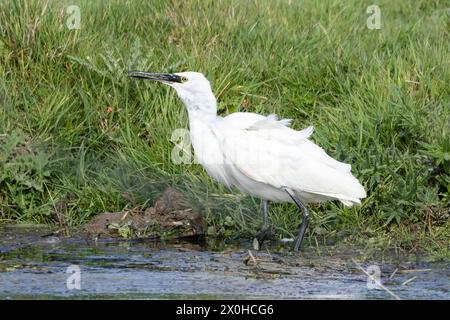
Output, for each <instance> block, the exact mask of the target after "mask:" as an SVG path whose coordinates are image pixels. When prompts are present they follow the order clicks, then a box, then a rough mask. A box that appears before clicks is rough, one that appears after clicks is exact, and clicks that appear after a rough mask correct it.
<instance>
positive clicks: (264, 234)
mask: <svg viewBox="0 0 450 320" xmlns="http://www.w3.org/2000/svg"><path fill="white" fill-rule="evenodd" d="M263 214H264V224H263V226H262V228H261V231H260V232H259V234H258V236H257V238H258V243H259V247H260V248H261V247H262V245H263V243H264V240H266V239H268V238H270V237H271V231H270V227H269V201H268V200H263Z"/></svg>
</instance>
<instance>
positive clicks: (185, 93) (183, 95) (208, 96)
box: [128, 71, 216, 114]
mask: <svg viewBox="0 0 450 320" xmlns="http://www.w3.org/2000/svg"><path fill="white" fill-rule="evenodd" d="M128 76H130V77H134V78H141V79H147V80H154V81H159V82H161V83H164V84H167V85H169V86H171V87H172V88H174V89H175V90H176V91H177V94H178V96H179V97H180V99H181V100H182V101H183V103H184V105H185V106H186V108H187V109H188V111H189V112H191V111H193V112H196V111H200V112H207V113H212V112H214V114H215V112H216V98H215V97H214V95H213V93H212V90H211V85H210V84H209V81H208V79H206V78H205V76H204V75H203V74H202V73H199V72H179V73H150V72H142V71H128Z"/></svg>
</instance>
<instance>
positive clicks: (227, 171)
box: [128, 71, 366, 251]
mask: <svg viewBox="0 0 450 320" xmlns="http://www.w3.org/2000/svg"><path fill="white" fill-rule="evenodd" d="M128 76H130V77H134V78H141V79H148V80H155V81H159V82H162V83H164V84H166V85H169V86H171V87H172V88H174V89H175V90H176V92H177V94H178V97H179V98H180V99H181V101H182V102H183V103H184V105H185V106H186V109H187V111H188V116H189V129H190V130H189V135H190V139H191V143H192V146H193V148H194V153H195V157H196V159H197V160H198V162H199V163H200V164H201V165H202V166H203V168H204V169H205V170H206V171H207V172H208V174H209V175H210V176H212V177H213V178H215V179H216V180H218V181H219V182H222V183H224V184H225V185H227V186H229V187H230V186H235V187H237V188H239V189H240V190H242V191H243V192H246V193H248V194H250V195H252V196H254V197H258V198H261V199H262V200H263V214H264V225H263V227H262V230H261V232H260V234H259V236H258V240H259V242H260V244H262V242H263V241H264V239H265V238H266V237H267V236H268V233H269V215H268V212H269V201H273V202H294V203H295V204H296V205H297V206H298V207H299V208H300V210H301V211H302V213H303V220H302V223H301V225H300V228H299V231H298V236H297V238H296V240H295V244H294V251H297V250H298V249H299V247H300V244H301V243H302V240H303V237H304V235H305V231H306V229H307V227H308V224H309V213H308V209H307V208H306V205H305V204H307V203H317V202H324V201H328V200H339V201H341V202H342V203H343V204H344V205H345V206H349V207H350V206H352V205H353V204H359V203H361V199H362V198H365V197H366V192H365V190H364V187H363V186H362V185H361V184H360V183H359V181H358V180H357V179H356V178H355V177H354V176H353V175H352V174H351V166H350V165H349V164H346V163H342V162H339V161H337V160H335V159H333V158H331V157H330V156H329V155H328V154H327V153H325V151H324V150H323V149H322V148H320V147H319V146H317V145H316V144H314V143H313V142H311V141H310V140H309V137H310V136H311V134H312V132H313V127H308V128H306V129H303V130H300V131H297V130H294V129H292V128H290V127H289V125H290V120H289V119H282V120H278V118H277V117H276V115H273V114H272V115H269V116H262V115H259V114H255V113H250V112H236V113H232V114H230V115H228V116H226V117H220V116H217V100H216V98H215V96H214V94H213V93H212V90H211V86H210V83H209V81H208V80H207V79H206V78H205V76H204V75H203V74H201V73H198V72H181V73H174V74H166V73H149V72H141V71H128Z"/></svg>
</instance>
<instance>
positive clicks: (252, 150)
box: [217, 116, 365, 202]
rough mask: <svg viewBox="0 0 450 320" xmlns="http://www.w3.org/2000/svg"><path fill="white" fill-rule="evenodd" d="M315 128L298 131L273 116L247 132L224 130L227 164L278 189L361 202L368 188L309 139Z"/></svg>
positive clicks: (223, 144) (348, 169)
mask: <svg viewBox="0 0 450 320" xmlns="http://www.w3.org/2000/svg"><path fill="white" fill-rule="evenodd" d="M311 133H312V128H311V127H310V128H307V129H305V130H302V131H296V130H293V129H291V128H288V127H286V126H285V125H284V124H283V123H280V121H278V120H277V119H276V117H273V116H269V117H266V118H265V119H262V120H260V121H258V122H256V123H254V124H253V125H251V126H249V127H247V128H246V129H243V130H234V129H230V130H225V131H223V130H221V133H218V135H217V136H218V137H220V139H221V145H222V147H223V148H222V150H223V156H224V159H225V161H226V164H227V165H231V166H233V168H235V169H238V170H239V171H240V172H241V173H242V174H244V175H246V176H247V177H249V178H251V179H253V180H255V181H258V182H261V183H266V184H269V185H272V186H274V187H276V188H281V187H289V188H292V189H294V190H296V191H304V192H309V193H316V194H320V195H325V196H329V197H335V198H338V199H343V200H350V201H353V202H359V198H362V197H364V196H365V191H364V188H363V187H362V186H361V185H360V184H359V182H358V180H357V179H356V178H355V177H353V176H352V175H351V173H350V166H349V165H347V164H344V163H341V162H339V161H336V160H334V159H333V158H331V157H330V156H328V155H327V154H326V153H325V151H323V149H321V148H320V147H318V146H317V145H315V144H314V143H312V142H311V141H309V140H308V137H309V136H310V134H311Z"/></svg>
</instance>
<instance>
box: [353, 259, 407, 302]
mask: <svg viewBox="0 0 450 320" xmlns="http://www.w3.org/2000/svg"><path fill="white" fill-rule="evenodd" d="M352 261H353V263H354V264H356V266H357V267H358V269H359V270H361V271H362V272H364V274H365V275H366V276H368V277H369V279H371V280H373V281H374V282H375V283H376V284H377V286H379V287H380V288H382V289H383V290H384V291H386V292H387V293H389V294H390V295H391V296H393V297H394V298H395V299H397V300H402V299H400V297H399V296H398V295H396V294H395V293H393V292H392V291H391V290H389V289H388V288H386V287H385V286H383V284H381V282H380V281H378V280H377V279H375V278H374V277H373V276H372V275H370V274H369V273H367V271H366V270H364V268H363V267H361V265H360V264H359V263H358V262H356V260H355V259H352Z"/></svg>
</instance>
